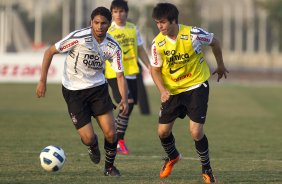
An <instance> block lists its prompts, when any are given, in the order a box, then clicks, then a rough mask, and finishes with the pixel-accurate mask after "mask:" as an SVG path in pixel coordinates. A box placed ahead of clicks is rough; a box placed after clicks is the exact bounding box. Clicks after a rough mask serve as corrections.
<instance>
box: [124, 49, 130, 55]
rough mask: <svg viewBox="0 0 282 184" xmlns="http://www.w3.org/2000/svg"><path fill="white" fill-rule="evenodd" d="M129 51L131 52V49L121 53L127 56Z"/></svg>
mask: <svg viewBox="0 0 282 184" xmlns="http://www.w3.org/2000/svg"><path fill="white" fill-rule="evenodd" d="M130 50H131V49H128V50H126V51H123V54H124V55H125V54H127V53H128V52H129V51H130Z"/></svg>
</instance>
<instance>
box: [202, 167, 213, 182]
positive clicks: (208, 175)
mask: <svg viewBox="0 0 282 184" xmlns="http://www.w3.org/2000/svg"><path fill="white" fill-rule="evenodd" d="M202 175H203V180H204V183H216V179H215V177H214V175H213V174H212V170H211V169H209V170H206V171H205V172H204V173H203V174H202Z"/></svg>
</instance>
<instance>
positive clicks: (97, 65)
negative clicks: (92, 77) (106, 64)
mask: <svg viewBox="0 0 282 184" xmlns="http://www.w3.org/2000/svg"><path fill="white" fill-rule="evenodd" d="M83 64H85V66H87V67H88V68H91V69H95V70H100V69H103V63H102V62H101V60H100V56H99V55H98V54H97V55H93V54H85V55H84V59H83Z"/></svg>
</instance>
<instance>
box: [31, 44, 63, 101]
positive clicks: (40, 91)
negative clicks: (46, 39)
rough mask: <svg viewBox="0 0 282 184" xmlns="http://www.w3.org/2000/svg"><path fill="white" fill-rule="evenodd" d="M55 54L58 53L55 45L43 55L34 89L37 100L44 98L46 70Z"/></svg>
mask: <svg viewBox="0 0 282 184" xmlns="http://www.w3.org/2000/svg"><path fill="white" fill-rule="evenodd" d="M57 53H59V52H58V50H57V49H56V47H55V45H52V46H51V47H49V48H48V49H47V50H46V51H45V53H44V57H43V61H42V66H41V76H40V79H39V82H38V84H37V87H36V95H37V97H38V98H40V97H44V96H45V92H46V83H47V76H48V70H49V67H50V65H51V62H52V59H53V56H54V55H55V54H57Z"/></svg>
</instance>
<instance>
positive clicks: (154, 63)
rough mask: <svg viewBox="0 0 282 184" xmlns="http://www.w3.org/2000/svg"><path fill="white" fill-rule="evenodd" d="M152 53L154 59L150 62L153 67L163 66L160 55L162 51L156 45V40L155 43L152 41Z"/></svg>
mask: <svg viewBox="0 0 282 184" xmlns="http://www.w3.org/2000/svg"><path fill="white" fill-rule="evenodd" d="M151 54H152V57H153V59H152V60H150V64H151V65H152V66H153V67H161V66H162V65H163V60H162V58H161V56H160V53H159V52H158V50H157V46H156V42H155V41H153V43H152V47H151Z"/></svg>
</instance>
